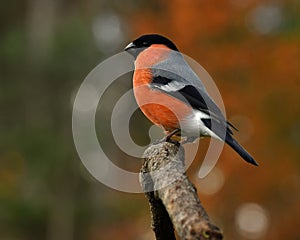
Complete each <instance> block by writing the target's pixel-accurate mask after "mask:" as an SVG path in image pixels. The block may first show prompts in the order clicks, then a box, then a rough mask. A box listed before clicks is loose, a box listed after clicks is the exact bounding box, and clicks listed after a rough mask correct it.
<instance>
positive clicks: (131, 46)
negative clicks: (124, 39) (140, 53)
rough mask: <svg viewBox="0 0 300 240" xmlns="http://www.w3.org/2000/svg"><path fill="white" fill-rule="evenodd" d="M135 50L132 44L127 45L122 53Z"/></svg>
mask: <svg viewBox="0 0 300 240" xmlns="http://www.w3.org/2000/svg"><path fill="white" fill-rule="evenodd" d="M133 48H136V46H135V44H134V43H129V44H128V45H127V46H126V47H125V48H124V51H126V52H130V50H131V49H133Z"/></svg>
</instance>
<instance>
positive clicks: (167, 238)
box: [140, 142, 223, 240]
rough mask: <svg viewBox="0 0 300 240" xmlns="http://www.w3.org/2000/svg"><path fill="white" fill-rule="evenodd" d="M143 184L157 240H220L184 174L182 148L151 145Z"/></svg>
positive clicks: (144, 170) (146, 155) (148, 150)
mask: <svg viewBox="0 0 300 240" xmlns="http://www.w3.org/2000/svg"><path fill="white" fill-rule="evenodd" d="M143 158H144V162H143V166H142V169H141V174H140V181H141V184H142V187H143V190H144V192H145V194H146V197H147V198H148V201H149V204H150V210H151V215H152V228H153V231H154V232H155V236H156V239H157V240H173V239H176V238H175V234H174V229H175V230H176V232H177V234H178V236H179V237H180V239H185V240H192V239H193V240H195V239H199V240H208V239H209V240H219V239H223V235H222V233H221V231H220V229H219V228H218V227H216V226H215V225H213V224H212V223H211V222H210V220H209V217H208V215H207V213H206V211H205V209H204V207H203V206H202V204H201V202H200V200H199V198H198V195H197V192H196V188H195V187H194V185H193V184H192V183H191V182H190V181H189V179H188V178H187V176H186V174H185V167H184V149H183V148H182V147H181V146H179V144H173V143H168V142H162V143H158V144H152V145H151V146H150V147H149V148H147V149H146V151H145V152H144V156H143Z"/></svg>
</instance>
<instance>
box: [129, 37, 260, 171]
mask: <svg viewBox="0 0 300 240" xmlns="http://www.w3.org/2000/svg"><path fill="white" fill-rule="evenodd" d="M124 51H125V52H127V53H129V54H130V55H131V56H132V57H133V59H134V73H133V92H134V96H135V100H136V102H137V104H138V105H139V108H140V109H141V111H142V112H143V114H144V115H145V116H146V117H147V118H148V119H149V120H150V121H151V122H152V123H154V124H155V125H158V126H160V127H162V128H163V129H164V131H165V133H166V137H165V140H166V141H168V140H171V139H172V137H174V136H178V135H179V136H183V137H186V141H183V142H184V143H186V142H188V143H189V142H194V141H195V140H196V139H198V138H200V137H201V138H202V137H212V138H216V139H219V140H220V141H224V142H225V143H227V144H228V145H229V146H230V147H231V148H232V149H233V150H235V151H236V152H237V153H238V154H239V155H240V157H241V158H242V159H244V160H245V161H246V162H248V163H250V164H252V165H255V166H258V163H257V162H256V161H255V160H254V158H253V157H252V156H251V155H250V154H249V153H248V152H247V151H246V150H245V149H244V148H243V147H242V146H241V145H240V144H239V143H238V142H237V141H236V140H235V139H234V138H233V129H234V130H237V129H236V128H235V127H234V126H233V125H232V124H231V123H230V122H228V121H227V120H226V119H225V117H224V115H223V113H222V112H221V110H220V109H219V107H218V106H217V104H216V103H215V102H214V100H213V99H212V98H211V97H210V96H209V94H208V92H207V90H206V88H205V86H204V84H203V83H202V81H201V80H200V78H199V77H198V75H197V74H196V73H195V72H194V71H193V70H192V68H191V67H190V65H189V64H188V63H187V62H186V61H185V59H184V57H183V55H182V53H181V52H180V51H179V50H178V48H177V47H176V45H175V44H174V43H173V42H172V41H171V40H170V39H168V38H167V37H165V36H162V35H159V34H145V35H142V36H140V37H138V38H136V39H135V40H133V41H132V42H131V43H129V44H128V45H127V46H126V47H125V49H124Z"/></svg>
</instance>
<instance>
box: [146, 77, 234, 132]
mask: <svg viewBox="0 0 300 240" xmlns="http://www.w3.org/2000/svg"><path fill="white" fill-rule="evenodd" d="M151 87H153V88H156V89H159V90H161V91H163V92H164V93H166V94H168V95H171V96H173V97H175V98H178V99H180V100H182V101H183V102H186V103H187V104H189V105H190V106H191V107H193V108H194V109H197V110H200V111H202V112H204V113H206V114H208V115H209V116H210V117H211V118H212V119H214V120H215V121H217V122H218V123H219V124H221V125H223V127H224V126H225V127H226V129H227V131H228V132H229V133H230V134H232V131H231V129H230V128H229V127H228V126H230V127H232V128H234V129H235V130H237V129H236V128H235V127H234V126H233V125H232V124H231V123H229V122H227V121H226V119H225V118H224V116H223V114H222V112H221V111H220V109H219V108H218V106H217V105H216V104H215V103H214V102H213V101H212V100H211V98H210V97H209V96H208V94H207V93H205V92H204V91H202V90H201V89H197V88H196V87H195V86H192V85H185V84H182V85H180V83H177V82H176V83H175V81H174V80H172V79H169V78H166V77H162V76H155V77H154V78H153V81H152V83H151ZM204 124H205V125H206V126H207V127H208V128H210V129H211V122H210V119H207V120H205V121H204Z"/></svg>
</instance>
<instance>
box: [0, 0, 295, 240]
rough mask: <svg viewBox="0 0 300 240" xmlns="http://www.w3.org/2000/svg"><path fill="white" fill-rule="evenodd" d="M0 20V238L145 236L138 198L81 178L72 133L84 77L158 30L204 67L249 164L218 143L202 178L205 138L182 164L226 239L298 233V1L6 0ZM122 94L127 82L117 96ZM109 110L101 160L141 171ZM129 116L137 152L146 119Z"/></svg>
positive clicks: (144, 139) (144, 207)
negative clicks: (119, 143)
mask: <svg viewBox="0 0 300 240" xmlns="http://www.w3.org/2000/svg"><path fill="white" fill-rule="evenodd" d="M0 13H1V14H0V16H1V21H0V36H1V37H0V56H1V58H0V62H1V68H0V84H1V85H0V109H1V112H0V162H1V167H0V239H3V240H17V239H20V240H26V239H28V240H29V239H47V240H54V239H55V240H72V239H86V240H100V239H101V240H102V239H104V240H106V239H138V240H148V239H154V236H153V234H152V232H151V229H150V215H149V210H148V204H147V200H146V199H145V197H144V195H143V194H130V193H121V192H118V191H116V190H112V189H109V188H108V187H106V186H104V185H103V184H101V183H99V182H98V181H97V180H95V179H94V178H93V177H92V176H90V175H89V173H88V172H87V170H86V169H85V168H84V167H83V165H82V163H81V161H80V159H79V157H78V155H77V153H76V150H75V147H74V143H73V139H72V129H71V113H72V103H73V100H74V96H75V94H76V92H77V90H78V88H79V86H80V84H81V82H82V81H83V79H84V78H85V77H86V75H87V74H88V73H89V72H90V71H91V70H92V69H93V68H94V67H95V66H96V65H97V64H99V63H100V62H101V61H103V60H104V59H105V58H107V57H109V56H111V55H113V54H116V53H118V52H119V51H121V50H122V49H123V48H124V46H126V45H127V44H128V43H129V42H130V41H131V40H132V39H134V38H136V37H138V36H139V35H142V34H145V33H160V34H163V35H166V36H168V37H169V38H171V39H172V40H173V41H174V42H175V43H176V45H177V46H178V47H179V49H180V50H181V51H182V52H183V53H185V54H187V55H188V56H191V57H192V58H194V59H195V60H196V61H198V62H199V63H200V64H201V65H202V66H203V67H204V68H205V69H206V70H207V71H208V72H209V73H210V75H211V76H212V78H213V79H214V80H215V83H216V84H217V86H218V88H219V90H220V92H221V94H222V96H223V100H224V103H225V106H226V111H227V116H228V119H229V121H231V122H232V123H233V124H234V125H236V126H237V128H238V129H239V130H240V131H239V132H237V133H236V134H235V135H236V138H237V139H238V140H239V141H240V142H241V143H242V144H243V145H244V146H245V147H246V148H247V149H248V150H249V152H251V153H252V154H253V156H254V157H255V158H256V160H257V161H258V162H259V163H260V166H259V167H258V168H256V167H252V166H250V165H248V164H245V163H244V162H243V161H242V160H241V159H240V158H239V157H238V156H237V155H236V154H235V153H234V152H233V151H232V150H231V149H230V148H228V147H225V148H224V150H223V153H222V155H221V158H220V160H219V162H218V164H217V166H216V167H215V168H214V170H213V171H212V172H211V173H210V174H209V175H208V176H207V177H206V178H204V179H202V180H201V179H199V178H198V176H197V173H198V169H199V166H200V163H201V157H203V156H204V154H205V148H206V146H207V145H208V143H209V140H208V139H207V140H203V141H202V142H201V144H203V148H202V149H201V151H199V153H198V155H197V158H196V161H194V163H193V164H192V166H191V167H190V168H189V170H188V173H189V176H190V178H191V179H192V181H193V182H194V183H195V185H196V187H197V188H198V192H199V195H200V198H201V200H202V202H203V205H204V206H205V207H206V209H207V211H208V213H209V215H210V216H211V218H212V220H213V221H214V222H215V223H216V224H217V225H219V226H220V227H221V228H222V229H223V231H224V235H225V239H229V240H240V239H263V240H269V239H270V240H277V239H278V240H279V239H295V240H296V239H298V240H299V239H300V229H299V226H300V217H299V215H300V207H299V201H300V102H299V100H300V99H299V94H300V71H299V69H300V68H299V67H300V1H299V0H286V1H283V0H282V1H280V0H273V1H258V0H219V1H204V0H203V1H202V0H173V1H171V0H160V1H158V0H153V1H144V0H123V1H117V0H110V1H107V0H97V1H96V0H88V1H83V0H72V1H70V0H60V1H59V0H56V1H55V0H24V1H19V0H11V1H2V2H1V8H0ZM130 87H131V79H130V76H127V77H126V78H125V80H123V81H122V84H120V85H119V87H118V88H120V89H129V88H130ZM110 96H111V98H112V99H113V100H111V102H114V101H115V99H117V97H116V95H113V94H110ZM106 108H108V109H106V110H105V109H104V111H106V114H104V116H103V118H105V119H104V120H99V121H100V124H99V126H98V129H99V131H100V132H101V137H102V139H104V140H103V141H102V142H104V143H105V149H106V151H107V153H110V154H114V155H115V158H116V159H120V160H119V161H120V162H121V163H120V165H122V166H123V167H124V168H130V169H135V170H136V171H138V169H139V167H140V165H141V163H140V161H139V160H137V159H130V157H128V156H124V154H123V153H122V152H121V151H120V150H116V147H115V144H114V142H113V139H112V136H111V131H110V129H109V126H110V125H109V124H107V123H106V122H107V121H108V119H109V114H108V113H109V112H110V110H109V107H108V106H106ZM134 119H135V121H136V123H137V124H138V125H139V126H141V128H139V129H138V130H137V129H136V130H135V131H134V130H133V133H132V134H133V136H135V138H136V141H137V142H139V143H141V144H147V143H148V141H149V137H148V136H145V132H147V131H148V130H147V128H149V127H150V123H149V122H148V121H147V120H146V119H145V118H144V117H143V116H142V114H141V113H140V112H136V114H135V115H134ZM101 121H102V123H101ZM143 129H145V130H143ZM127 160H128V161H127Z"/></svg>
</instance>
